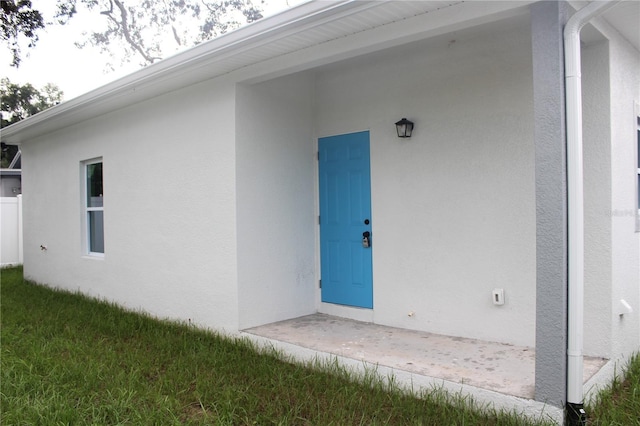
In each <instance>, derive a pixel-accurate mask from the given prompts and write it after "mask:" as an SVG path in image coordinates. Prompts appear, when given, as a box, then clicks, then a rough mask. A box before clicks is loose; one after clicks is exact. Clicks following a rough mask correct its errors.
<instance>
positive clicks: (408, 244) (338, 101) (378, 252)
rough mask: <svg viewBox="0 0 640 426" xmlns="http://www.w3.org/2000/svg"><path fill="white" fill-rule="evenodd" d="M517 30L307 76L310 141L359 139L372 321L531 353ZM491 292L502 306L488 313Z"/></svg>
mask: <svg viewBox="0 0 640 426" xmlns="http://www.w3.org/2000/svg"><path fill="white" fill-rule="evenodd" d="M528 25H529V24H528V20H527V19H526V17H525V18H524V19H515V20H512V21H510V22H508V23H506V24H505V25H503V26H501V27H499V28H500V29H499V30H498V31H497V32H492V33H489V34H486V33H482V32H476V30H471V31H469V32H458V33H453V34H449V35H446V36H442V37H438V38H435V39H432V40H431V41H428V42H426V43H422V44H415V45H412V46H408V47H407V48H404V49H399V50H395V51H394V52H388V53H386V54H384V55H383V54H378V55H373V56H368V57H365V58H361V59H357V60H353V61H350V62H348V63H344V64H340V65H336V66H333V67H329V68H327V69H325V70H322V71H319V72H318V74H317V83H316V99H317V120H318V121H317V133H318V136H327V135H333V134H340V133H349V132H354V131H360V130H365V129H369V130H370V132H371V176H372V225H373V230H372V233H373V235H374V241H375V243H374V245H373V262H374V267H373V286H374V311H373V320H374V321H375V322H376V323H380V324H386V325H391V326H399V327H407V328H412V329H419V330H426V331H431V332H437V333H443V334H448V335H454V336H464V337H474V338H480V339H488V340H494V341H500V342H508V343H513V344H521V345H529V346H533V345H534V340H535V339H534V330H535V285H536V284H535V258H536V257H535V193H534V190H535V188H534V163H533V154H534V151H533V150H534V146H533V124H532V113H533V104H532V76H531V40H530V33H529V31H528V29H527V28H528ZM493 28H496V26H494V27H493ZM401 117H407V118H409V119H410V120H413V121H414V122H415V123H416V130H415V133H414V136H413V137H412V138H411V139H409V140H400V139H398V138H397V137H396V136H395V128H394V125H393V123H394V122H395V121H397V120H398V119H400V118H401ZM494 288H503V289H504V291H505V296H506V304H505V305H504V306H494V305H493V304H492V297H491V292H492V290H493V289H494ZM409 312H414V316H411V317H410V316H408V313H409Z"/></svg>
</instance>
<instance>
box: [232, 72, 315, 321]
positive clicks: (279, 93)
mask: <svg viewBox="0 0 640 426" xmlns="http://www.w3.org/2000/svg"><path fill="white" fill-rule="evenodd" d="M312 90H313V84H312V79H311V77H310V76H309V75H306V74H298V75H296V76H291V77H285V78H281V79H277V80H273V81H268V82H265V83H262V84H257V85H239V86H238V88H237V104H236V112H237V116H238V117H239V118H240V121H239V122H238V124H237V151H236V158H237V160H236V174H237V183H238V203H237V209H238V213H237V214H238V216H237V217H238V218H237V228H238V297H239V304H240V306H239V315H240V319H239V323H240V328H247V327H251V326H255V325H259V324H265V323H268V322H274V321H279V320H282V319H285V318H293V317H298V316H301V315H306V314H309V313H312V312H315V311H316V303H315V292H316V288H317V278H316V271H315V247H316V240H315V229H316V226H317V220H315V215H314V211H315V192H314V182H315V173H314V167H315V163H316V157H315V150H314V144H313V137H312V132H311V129H312V128H313V126H312V100H313V99H312V96H311V95H312Z"/></svg>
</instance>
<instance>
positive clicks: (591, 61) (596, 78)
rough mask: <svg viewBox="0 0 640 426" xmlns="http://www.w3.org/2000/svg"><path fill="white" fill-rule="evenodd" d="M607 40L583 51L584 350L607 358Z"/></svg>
mask: <svg viewBox="0 0 640 426" xmlns="http://www.w3.org/2000/svg"><path fill="white" fill-rule="evenodd" d="M609 78H610V76H609V43H608V42H607V41H601V42H598V43H595V44H592V45H587V46H584V47H583V49H582V93H583V102H582V104H583V153H584V157H583V158H584V223H585V225H584V230H585V234H584V238H585V252H584V264H585V273H584V277H585V278H584V330H585V332H584V352H585V354H586V355H590V356H600V357H605V358H608V357H609V356H611V333H610V331H611V302H610V300H611V288H612V282H611V261H612V258H611V243H612V238H611V213H610V212H611V114H610V108H611V99H610V96H611V95H610V82H609Z"/></svg>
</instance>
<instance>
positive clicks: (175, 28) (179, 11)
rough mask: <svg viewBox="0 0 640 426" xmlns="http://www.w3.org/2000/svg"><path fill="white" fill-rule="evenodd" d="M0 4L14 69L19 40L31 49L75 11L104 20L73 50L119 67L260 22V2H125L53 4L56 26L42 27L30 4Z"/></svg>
mask: <svg viewBox="0 0 640 426" xmlns="http://www.w3.org/2000/svg"><path fill="white" fill-rule="evenodd" d="M254 2H255V4H254ZM1 3H2V16H1V18H0V25H1V26H2V28H1V30H2V39H3V40H4V41H5V43H6V44H7V47H8V48H9V49H10V50H11V52H12V55H13V62H12V65H13V66H16V67H17V66H19V64H20V60H21V50H20V38H21V36H24V37H26V38H27V40H28V47H29V48H31V47H33V46H35V44H36V42H37V41H38V35H37V31H38V30H40V29H43V28H45V26H47V25H52V24H54V23H57V24H61V25H64V24H66V23H68V22H69V20H70V19H71V18H73V16H74V15H76V13H78V8H83V9H85V10H88V11H90V12H98V13H99V14H100V15H102V16H104V18H105V28H103V29H100V30H96V31H93V32H91V33H89V34H87V35H86V39H85V40H83V41H80V42H77V43H76V46H78V47H80V48H82V47H85V46H95V47H98V48H99V49H100V50H101V51H102V52H104V53H107V54H109V55H111V56H112V57H113V58H114V59H115V58H118V59H120V60H121V61H123V62H125V61H130V60H131V59H132V58H133V57H137V58H138V59H139V61H140V64H141V65H148V64H151V63H153V62H156V61H158V60H159V59H162V58H163V57H165V56H166V55H167V54H168V53H170V52H172V51H176V50H178V49H181V48H186V47H191V46H194V45H196V44H198V43H201V42H203V41H205V40H209V39H211V38H213V37H216V36H218V35H220V34H224V33H226V32H228V31H230V30H232V29H235V28H237V27H239V26H240V25H242V24H243V23H250V22H253V21H256V20H258V19H261V18H262V13H261V6H262V5H263V4H264V0H216V1H213V0H136V1H131V2H127V3H126V4H125V0H57V3H56V14H55V16H54V18H55V21H54V22H46V21H45V20H44V18H43V16H42V14H41V13H40V12H39V11H38V10H35V9H33V7H32V5H31V1H30V0H18V1H16V0H1Z"/></svg>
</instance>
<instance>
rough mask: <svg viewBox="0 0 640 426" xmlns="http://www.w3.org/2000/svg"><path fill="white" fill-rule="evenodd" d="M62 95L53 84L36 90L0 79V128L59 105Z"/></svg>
mask: <svg viewBox="0 0 640 426" xmlns="http://www.w3.org/2000/svg"><path fill="white" fill-rule="evenodd" d="M63 95H64V93H63V92H62V91H61V90H60V89H59V88H58V87H57V86H56V85H54V84H51V83H49V84H47V85H46V86H44V87H43V88H42V89H40V90H37V89H36V88H35V87H33V86H32V85H31V84H29V83H27V84H25V85H19V84H14V83H11V82H10V81H9V79H8V78H3V79H0V99H1V101H0V104H1V106H2V108H0V114H1V116H2V117H1V119H0V127H6V126H8V125H10V124H13V123H17V122H18V121H20V120H23V119H25V118H27V117H29V116H31V115H34V114H35V113H37V112H40V111H43V110H45V109H47V108H49V107H52V106H54V105H57V104H59V103H60V102H61V101H62V97H63Z"/></svg>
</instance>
